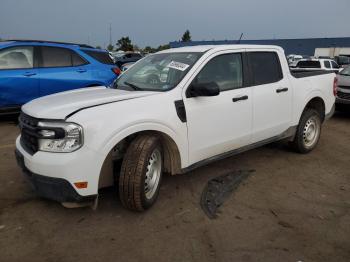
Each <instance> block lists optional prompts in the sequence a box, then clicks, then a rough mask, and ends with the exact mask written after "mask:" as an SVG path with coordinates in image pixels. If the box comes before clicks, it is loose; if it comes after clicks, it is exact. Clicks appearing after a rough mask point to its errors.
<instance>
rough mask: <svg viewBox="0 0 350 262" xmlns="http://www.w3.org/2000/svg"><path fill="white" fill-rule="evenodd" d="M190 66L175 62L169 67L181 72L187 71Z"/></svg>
mask: <svg viewBox="0 0 350 262" xmlns="http://www.w3.org/2000/svg"><path fill="white" fill-rule="evenodd" d="M189 66H190V65H187V64H184V63H180V62H175V61H171V62H170V64H169V65H168V67H170V68H173V69H176V70H180V71H185V70H186V69H187V68H188V67H189Z"/></svg>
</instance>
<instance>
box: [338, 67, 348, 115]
mask: <svg viewBox="0 0 350 262" xmlns="http://www.w3.org/2000/svg"><path fill="white" fill-rule="evenodd" d="M337 85H338V86H337V96H336V106H337V109H342V108H344V107H347V108H350V66H348V67H346V68H344V69H343V70H342V71H341V72H340V73H339V74H338V75H337Z"/></svg>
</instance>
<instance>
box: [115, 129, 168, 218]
mask: <svg viewBox="0 0 350 262" xmlns="http://www.w3.org/2000/svg"><path fill="white" fill-rule="evenodd" d="M162 152H163V151H162V147H161V144H160V142H159V139H158V137H156V136H153V135H141V136H138V137H137V138H136V139H135V140H134V141H133V142H131V144H130V146H129V148H128V149H127V152H126V154H125V156H124V159H123V163H122V167H121V172H120V177H119V197H120V200H121V202H122V204H123V206H124V207H126V208H128V209H130V210H135V211H144V210H146V209H148V208H150V207H151V206H152V205H153V204H154V203H155V201H156V200H157V197H158V193H159V188H160V182H161V178H162V169H163V157H162V156H163V153H162Z"/></svg>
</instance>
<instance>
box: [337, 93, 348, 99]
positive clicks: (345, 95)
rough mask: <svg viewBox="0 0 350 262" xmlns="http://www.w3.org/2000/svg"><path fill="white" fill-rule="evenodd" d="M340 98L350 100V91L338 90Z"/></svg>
mask: <svg viewBox="0 0 350 262" xmlns="http://www.w3.org/2000/svg"><path fill="white" fill-rule="evenodd" d="M337 96H338V98H341V99H347V100H350V93H343V92H341V91H338V92H337Z"/></svg>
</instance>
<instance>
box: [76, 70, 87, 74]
mask: <svg viewBox="0 0 350 262" xmlns="http://www.w3.org/2000/svg"><path fill="white" fill-rule="evenodd" d="M77 72H78V73H85V72H86V69H78V70H77Z"/></svg>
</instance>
